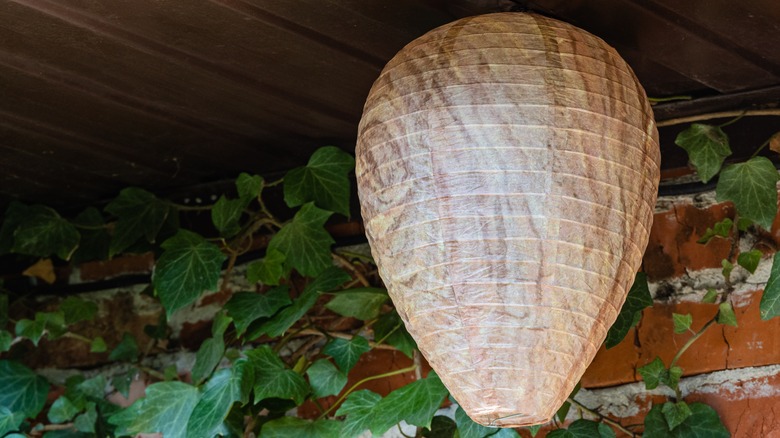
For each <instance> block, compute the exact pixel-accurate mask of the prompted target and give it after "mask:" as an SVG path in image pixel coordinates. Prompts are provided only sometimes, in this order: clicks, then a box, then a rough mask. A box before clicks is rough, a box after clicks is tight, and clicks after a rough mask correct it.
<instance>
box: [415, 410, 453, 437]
mask: <svg viewBox="0 0 780 438" xmlns="http://www.w3.org/2000/svg"><path fill="white" fill-rule="evenodd" d="M457 430H458V426H457V425H456V424H455V421H453V420H452V419H451V418H449V417H445V416H444V415H437V416H435V417H433V420H431V427H430V428H428V429H424V430H423V431H422V436H423V438H453V436H454V435H455V433H457Z"/></svg>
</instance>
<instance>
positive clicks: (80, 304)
mask: <svg viewBox="0 0 780 438" xmlns="http://www.w3.org/2000/svg"><path fill="white" fill-rule="evenodd" d="M97 310H98V307H97V304H95V303H93V302H92V301H87V300H83V299H81V298H76V297H68V298H65V300H64V301H63V302H61V303H60V311H61V312H62V314H63V315H64V318H65V324H68V325H69V324H75V323H77V322H80V321H91V320H93V319H94V318H95V315H96V314H97Z"/></svg>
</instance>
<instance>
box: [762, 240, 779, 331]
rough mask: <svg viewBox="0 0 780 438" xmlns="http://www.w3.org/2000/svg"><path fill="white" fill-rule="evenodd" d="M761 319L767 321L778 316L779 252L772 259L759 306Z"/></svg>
mask: <svg viewBox="0 0 780 438" xmlns="http://www.w3.org/2000/svg"><path fill="white" fill-rule="evenodd" d="M759 310H760V312H761V319H763V320H765V321H766V320H767V319H771V318H774V317H775V316H777V315H780V252H777V253H775V256H774V258H772V270H771V271H770V272H769V279H768V280H767V281H766V286H765V287H764V294H763V295H762V296H761V304H759Z"/></svg>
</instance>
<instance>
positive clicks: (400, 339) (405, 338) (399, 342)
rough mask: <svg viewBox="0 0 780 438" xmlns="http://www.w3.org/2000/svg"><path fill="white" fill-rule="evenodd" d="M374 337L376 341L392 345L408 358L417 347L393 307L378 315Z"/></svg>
mask: <svg viewBox="0 0 780 438" xmlns="http://www.w3.org/2000/svg"><path fill="white" fill-rule="evenodd" d="M374 339H376V342H377V343H379V341H383V342H386V343H387V344H389V345H392V346H393V347H395V348H397V349H398V351H400V352H402V353H403V354H405V355H406V356H408V357H410V358H411V357H412V354H413V352H414V350H415V349H416V348H417V344H416V343H415V342H414V339H412V335H410V334H409V332H408V331H406V326H405V325H404V323H403V321H401V317H400V316H399V315H398V312H397V311H395V309H393V311H391V312H388V313H385V314H384V315H382V316H380V317H379V319H378V320H377V321H376V323H374Z"/></svg>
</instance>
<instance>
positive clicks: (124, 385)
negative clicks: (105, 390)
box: [111, 368, 138, 398]
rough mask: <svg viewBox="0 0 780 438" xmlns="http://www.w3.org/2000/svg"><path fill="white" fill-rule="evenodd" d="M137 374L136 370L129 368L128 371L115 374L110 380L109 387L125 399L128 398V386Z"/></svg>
mask: <svg viewBox="0 0 780 438" xmlns="http://www.w3.org/2000/svg"><path fill="white" fill-rule="evenodd" d="M137 374H138V370H137V369H135V368H131V369H130V370H128V371H126V372H124V373H121V374H117V375H116V376H114V377H112V378H111V386H113V387H114V389H115V390H116V391H117V392H119V393H120V394H122V395H123V396H124V397H125V398H128V397H130V385H131V384H132V383H133V379H135V376H136V375H137Z"/></svg>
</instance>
